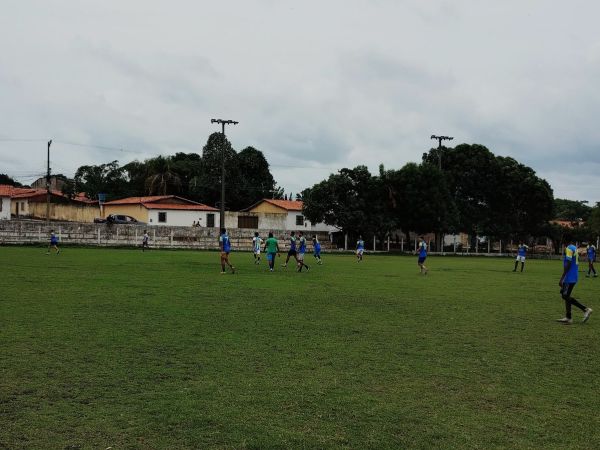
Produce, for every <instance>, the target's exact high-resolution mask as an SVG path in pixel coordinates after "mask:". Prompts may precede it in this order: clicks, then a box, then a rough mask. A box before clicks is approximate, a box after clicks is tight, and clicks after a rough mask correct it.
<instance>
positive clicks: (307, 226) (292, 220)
mask: <svg viewBox="0 0 600 450" xmlns="http://www.w3.org/2000/svg"><path fill="white" fill-rule="evenodd" d="M302 215H303V214H302V212H301V211H289V212H288V215H287V220H286V223H285V229H286V230H290V231H291V230H297V231H300V230H303V231H322V232H327V233H328V232H336V231H338V229H337V228H335V227H331V226H329V225H326V224H324V223H316V224H314V225H313V224H312V223H311V222H310V220H308V219H307V218H306V217H305V218H304V225H296V216H302Z"/></svg>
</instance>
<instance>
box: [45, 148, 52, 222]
mask: <svg viewBox="0 0 600 450" xmlns="http://www.w3.org/2000/svg"><path fill="white" fill-rule="evenodd" d="M51 145H52V139H50V140H49V141H48V170H47V172H46V224H49V223H50V146H51Z"/></svg>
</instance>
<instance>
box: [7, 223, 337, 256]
mask: <svg viewBox="0 0 600 450" xmlns="http://www.w3.org/2000/svg"><path fill="white" fill-rule="evenodd" d="M144 229H148V227H147V226H145V225H109V224H103V223H98V224H96V223H74V222H51V223H50V224H49V225H46V223H45V222H36V221H24V220H6V221H0V244H38V245H39V244H42V245H47V243H48V242H49V239H50V237H49V236H50V230H55V232H56V234H57V236H58V238H59V241H60V243H61V244H76V245H89V246H115V247H118V246H122V247H133V246H140V245H141V241H142V235H143V234H144ZM255 231H259V233H260V234H261V236H263V237H266V236H267V234H268V232H269V231H273V233H274V235H275V237H276V238H277V239H280V240H281V241H282V248H283V240H284V239H285V237H286V236H287V235H288V232H287V231H286V230H239V229H233V228H232V229H231V230H229V236H230V238H231V242H232V245H233V249H234V250H235V251H251V249H252V238H253V237H254V232H255ZM148 234H149V235H150V247H151V248H182V249H198V250H200V249H211V250H217V249H218V248H219V229H218V227H215V228H202V227H171V226H161V227H152V228H150V229H148ZM319 240H320V241H321V244H322V245H323V248H324V249H325V250H327V249H329V248H330V246H329V240H328V236H327V234H322V235H319Z"/></svg>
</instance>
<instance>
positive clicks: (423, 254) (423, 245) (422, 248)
mask: <svg viewBox="0 0 600 450" xmlns="http://www.w3.org/2000/svg"><path fill="white" fill-rule="evenodd" d="M419 239H420V241H419V247H418V252H419V259H418V260H417V264H418V265H419V269H420V270H421V275H427V272H429V269H428V268H427V267H425V260H426V259H427V242H425V238H424V237H423V236H421V237H420V238H419Z"/></svg>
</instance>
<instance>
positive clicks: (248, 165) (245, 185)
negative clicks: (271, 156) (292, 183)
mask: <svg viewBox="0 0 600 450" xmlns="http://www.w3.org/2000/svg"><path fill="white" fill-rule="evenodd" d="M236 159H237V168H238V171H239V175H240V176H239V177H238V179H237V180H230V182H229V186H230V189H231V191H232V192H236V194H235V196H234V198H233V199H232V201H231V205H232V207H233V208H234V209H242V208H246V207H248V206H250V205H252V204H253V203H256V202H257V201H258V200H260V199H263V198H270V197H272V194H273V190H274V189H275V180H274V179H273V175H271V172H270V170H269V163H268V162H267V159H266V158H265V156H264V154H263V153H262V152H261V151H260V150H257V149H255V148H254V147H246V148H245V149H244V150H242V151H241V152H239V153H238V155H237V158H236Z"/></svg>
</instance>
